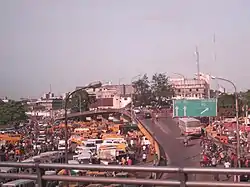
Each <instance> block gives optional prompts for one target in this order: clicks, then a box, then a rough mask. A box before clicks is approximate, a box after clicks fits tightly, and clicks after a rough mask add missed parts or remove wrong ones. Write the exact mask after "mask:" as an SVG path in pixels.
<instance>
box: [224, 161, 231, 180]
mask: <svg viewBox="0 0 250 187" xmlns="http://www.w3.org/2000/svg"><path fill="white" fill-rule="evenodd" d="M230 166H231V164H230V162H229V161H228V159H227V160H226V162H225V163H224V167H225V168H226V169H228V168H230ZM226 176H227V178H228V179H229V178H230V175H229V174H227V175H226Z"/></svg>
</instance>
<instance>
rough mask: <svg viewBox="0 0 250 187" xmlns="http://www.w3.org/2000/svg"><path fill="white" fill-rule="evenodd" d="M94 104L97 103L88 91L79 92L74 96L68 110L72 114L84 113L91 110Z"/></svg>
mask: <svg viewBox="0 0 250 187" xmlns="http://www.w3.org/2000/svg"><path fill="white" fill-rule="evenodd" d="M93 102H95V98H94V97H91V96H90V95H89V94H88V92H87V91H86V90H79V91H78V92H76V93H74V94H73V95H72V97H71V99H70V102H69V105H68V106H69V107H68V108H70V109H71V112H72V113H74V112H80V111H82V112H83V111H87V110H89V105H90V104H91V103H93Z"/></svg>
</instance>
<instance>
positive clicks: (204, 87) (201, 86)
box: [169, 78, 210, 99]
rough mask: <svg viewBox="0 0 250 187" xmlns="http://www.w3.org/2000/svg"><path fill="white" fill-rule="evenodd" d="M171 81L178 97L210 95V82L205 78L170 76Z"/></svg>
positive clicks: (191, 97) (205, 96) (190, 97)
mask: <svg viewBox="0 0 250 187" xmlns="http://www.w3.org/2000/svg"><path fill="white" fill-rule="evenodd" d="M169 82H170V84H171V85H172V86H173V88H174V93H175V96H174V97H175V98H176V99H182V98H189V99H197V98H199V99H200V98H208V97H209V95H210V93H209V92H210V88H209V83H208V82H207V81H206V80H204V79H200V80H199V79H184V78H170V79H169Z"/></svg>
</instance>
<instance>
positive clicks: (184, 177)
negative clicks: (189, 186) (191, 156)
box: [180, 169, 188, 187]
mask: <svg viewBox="0 0 250 187" xmlns="http://www.w3.org/2000/svg"><path fill="white" fill-rule="evenodd" d="M187 181H188V174H187V173H185V172H184V171H183V169H180V182H181V185H180V187H186V182H187Z"/></svg>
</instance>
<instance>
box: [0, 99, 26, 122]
mask: <svg viewBox="0 0 250 187" xmlns="http://www.w3.org/2000/svg"><path fill="white" fill-rule="evenodd" d="M25 120H27V116H26V114H25V108H24V106H23V105H22V103H21V102H15V101H9V102H7V103H1V104H0V125H6V124H14V123H19V122H22V121H25Z"/></svg>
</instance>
